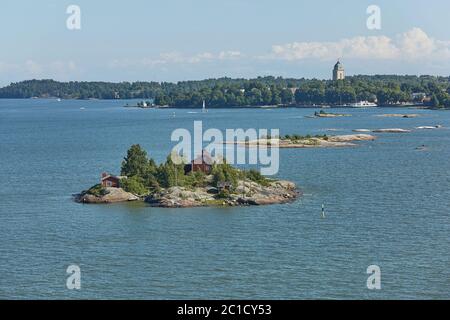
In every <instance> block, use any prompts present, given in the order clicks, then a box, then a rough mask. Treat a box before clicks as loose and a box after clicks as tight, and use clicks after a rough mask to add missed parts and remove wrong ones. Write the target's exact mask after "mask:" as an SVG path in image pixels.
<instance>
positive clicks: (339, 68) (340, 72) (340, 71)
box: [333, 60, 345, 81]
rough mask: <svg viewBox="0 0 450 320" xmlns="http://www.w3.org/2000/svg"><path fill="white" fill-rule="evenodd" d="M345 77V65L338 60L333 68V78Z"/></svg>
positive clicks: (342, 78) (341, 78)
mask: <svg viewBox="0 0 450 320" xmlns="http://www.w3.org/2000/svg"><path fill="white" fill-rule="evenodd" d="M344 79H345V70H344V65H343V64H342V63H341V62H340V61H339V60H338V62H336V64H335V65H334V68H333V80H334V81H337V80H344Z"/></svg>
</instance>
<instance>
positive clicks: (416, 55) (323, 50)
mask: <svg viewBox="0 0 450 320" xmlns="http://www.w3.org/2000/svg"><path fill="white" fill-rule="evenodd" d="M338 57H344V58H352V59H390V60H396V59H398V60H401V59H407V60H417V59H422V58H428V59H449V58H450V41H441V40H436V39H434V38H431V37H429V36H428V35H427V34H426V33H425V32H424V31H423V30H421V29H420V28H413V29H411V30H409V31H408V32H405V33H403V34H399V35H397V36H396V37H395V38H389V37H387V36H367V37H364V36H359V37H353V38H349V39H341V40H339V41H334V42H293V43H288V44H284V45H274V46H273V47H272V53H271V54H270V55H269V56H266V57H265V58H272V59H282V60H289V61H293V60H303V59H321V60H332V59H336V58H338Z"/></svg>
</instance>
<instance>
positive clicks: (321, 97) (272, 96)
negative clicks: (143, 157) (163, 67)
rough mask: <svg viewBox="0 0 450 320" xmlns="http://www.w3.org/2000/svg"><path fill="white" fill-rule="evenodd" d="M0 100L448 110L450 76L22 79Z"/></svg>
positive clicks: (1, 94) (3, 91) (4, 90)
mask: <svg viewBox="0 0 450 320" xmlns="http://www.w3.org/2000/svg"><path fill="white" fill-rule="evenodd" d="M0 98H9V99H27V98H60V99H141V100H151V101H152V103H153V104H154V105H156V106H173V107H200V106H201V105H202V103H203V101H205V102H206V104H207V105H208V107H239V106H265V105H286V106H290V105H325V104H327V105H342V104H347V103H354V102H357V101H369V102H377V103H378V104H379V105H392V104H402V103H410V102H413V103H417V104H421V103H423V104H425V105H428V106H431V107H450V77H435V76H397V75H374V76H364V75H359V76H351V77H347V78H346V79H345V80H340V81H331V80H318V79H304V78H301V79H293V78H281V77H277V78H276V77H271V76H268V77H258V78H255V79H231V78H219V79H207V80H200V81H181V82H178V83H170V82H120V83H111V82H76V81H73V82H58V81H54V80H27V81H22V82H17V83H11V84H10V85H9V86H6V87H3V88H0Z"/></svg>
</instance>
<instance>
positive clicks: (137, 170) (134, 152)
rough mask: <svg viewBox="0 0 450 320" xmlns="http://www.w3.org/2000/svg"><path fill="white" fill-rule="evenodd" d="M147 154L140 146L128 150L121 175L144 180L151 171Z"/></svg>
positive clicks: (135, 145)
mask: <svg viewBox="0 0 450 320" xmlns="http://www.w3.org/2000/svg"><path fill="white" fill-rule="evenodd" d="M149 169H150V168H149V160H148V158H147V152H146V151H145V150H143V149H142V148H141V146H140V145H139V144H134V145H132V146H131V147H130V149H128V151H127V156H126V157H125V158H124V160H123V161H122V168H121V171H120V172H121V175H123V176H128V177H132V176H138V177H140V178H143V177H145V176H146V174H147V173H148V171H149Z"/></svg>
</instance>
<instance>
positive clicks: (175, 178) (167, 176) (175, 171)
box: [157, 156, 185, 188]
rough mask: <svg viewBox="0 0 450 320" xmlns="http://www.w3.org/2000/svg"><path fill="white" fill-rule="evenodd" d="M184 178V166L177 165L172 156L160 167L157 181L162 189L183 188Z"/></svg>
mask: <svg viewBox="0 0 450 320" xmlns="http://www.w3.org/2000/svg"><path fill="white" fill-rule="evenodd" d="M184 178H185V175H184V165H183V164H175V163H174V162H173V161H172V157H171V156H168V157H167V160H166V162H165V163H164V164H161V165H160V166H159V167H158V170H157V179H158V183H159V185H160V186H161V187H164V188H170V187H174V186H183V184H184Z"/></svg>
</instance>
